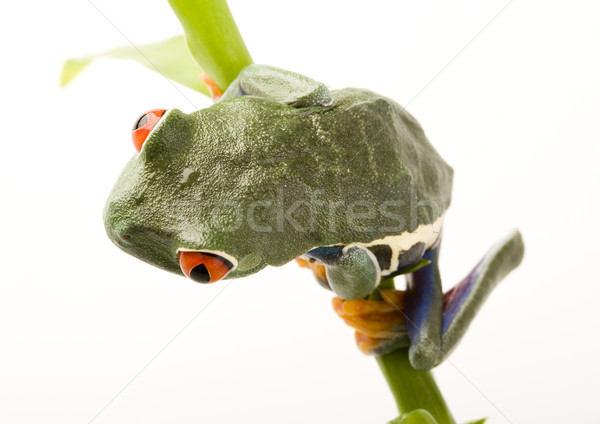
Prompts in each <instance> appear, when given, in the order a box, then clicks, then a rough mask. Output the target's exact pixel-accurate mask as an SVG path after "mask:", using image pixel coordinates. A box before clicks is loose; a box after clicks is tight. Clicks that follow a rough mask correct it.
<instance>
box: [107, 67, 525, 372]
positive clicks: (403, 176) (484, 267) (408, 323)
mask: <svg viewBox="0 0 600 424" xmlns="http://www.w3.org/2000/svg"><path fill="white" fill-rule="evenodd" d="M133 141H134V145H135V147H136V149H137V151H138V152H137V153H136V154H135V155H134V157H133V158H132V159H131V160H130V161H129V163H128V164H127V166H126V167H125V170H124V171H123V173H122V174H121V176H120V177H119V179H118V181H117V183H116V185H115V187H114V189H113V190H112V193H111V194H110V197H109V199H108V202H107V204H106V207H105V211H104V222H105V226H106V231H107V233H108V235H109V237H110V238H111V240H112V241H113V242H114V243H115V244H116V245H117V246H119V247H120V248H121V249H123V250H124V251H126V252H128V253H130V254H131V255H133V256H135V257H137V258H139V259H142V260H144V261H146V262H148V263H150V264H152V265H155V266H157V267H159V268H162V269H164V270H167V271H171V272H174V273H177V274H181V275H185V276H187V277H189V278H191V279H192V280H194V281H196V282H199V283H214V282H216V281H219V280H221V279H224V278H236V277H243V276H246V275H249V274H253V273H255V272H257V271H259V270H261V269H263V268H264V267H265V266H267V265H272V266H280V265H283V264H285V263H288V262H290V261H291V260H293V259H294V258H302V259H303V260H304V261H305V263H310V264H312V265H313V266H318V267H321V270H320V274H319V276H320V278H319V281H320V282H321V283H322V284H323V285H324V286H326V287H327V288H330V289H331V290H333V291H334V292H335V293H336V295H337V296H339V298H341V299H342V300H350V301H352V300H355V301H358V302H360V301H362V300H361V299H362V298H364V297H365V296H368V295H369V294H370V293H371V292H372V291H373V290H375V289H376V288H377V286H378V285H379V283H380V282H381V280H382V279H383V278H391V277H393V276H395V275H398V274H407V280H408V285H407V291H406V293H405V295H404V307H403V309H404V310H403V311H402V313H403V314H404V315H405V318H406V319H405V320H404V323H403V325H402V326H399V327H395V330H396V331H395V333H394V336H393V337H390V338H388V339H385V337H384V338H383V339H385V340H384V342H382V343H379V344H378V343H375V345H374V347H372V349H370V351H371V353H375V354H382V353H385V352H386V351H389V350H390V349H393V348H397V347H398V346H401V345H410V351H409V352H410V359H411V363H412V364H413V366H414V367H415V368H418V369H429V368H432V367H434V366H435V365H437V364H438V363H440V362H441V361H442V360H443V359H444V358H445V357H446V356H447V355H448V353H449V352H450V351H451V350H452V349H453V348H454V346H455V345H456V343H457V342H458V341H459V340H460V338H461V337H462V335H463V334H464V332H465V330H466V328H467V326H468V324H469V323H470V322H471V320H472V319H473V317H474V315H475V313H476V311H477V310H478V308H479V307H480V306H481V304H482V303H483V301H484V300H485V298H486V297H487V295H488V294H489V292H490V291H491V290H492V289H493V287H494V286H495V285H496V283H497V282H498V281H500V280H501V279H502V278H503V277H504V276H505V275H506V274H507V273H508V272H510V271H511V270H512V269H513V268H515V267H516V266H517V265H518V264H519V262H520V260H521V257H522V255H523V244H522V241H521V237H520V235H519V233H518V232H514V233H513V234H511V235H509V236H508V237H507V238H506V239H505V240H503V241H502V242H500V243H499V244H498V245H497V246H496V247H495V248H494V249H492V250H491V251H490V252H489V253H488V254H487V255H486V256H485V257H484V258H483V259H482V261H481V262H480V263H479V264H478V265H477V266H476V267H475V269H474V270H473V271H472V272H471V273H470V274H469V275H468V276H467V278H466V279H465V280H464V281H463V282H461V283H460V284H459V285H458V286H456V287H455V288H453V289H451V290H450V291H449V292H448V293H447V294H446V295H444V294H443V292H442V286H441V280H440V275H439V271H438V254H439V246H440V241H441V238H440V233H441V228H442V224H443V219H444V212H445V211H446V209H447V208H448V206H449V205H450V197H451V186H452V169H451V168H450V167H449V166H448V165H447V164H446V163H445V162H444V161H443V160H442V158H441V157H440V156H439V155H438V153H437V152H436V151H435V150H434V148H433V147H432V146H431V144H430V143H429V141H428V140H427V138H426V137H425V134H424V132H423V130H422V128H421V126H420V125H419V123H418V122H417V121H416V120H415V119H414V118H413V117H412V116H411V115H410V114H409V113H408V112H407V111H406V110H405V109H404V108H402V107H401V106H400V105H398V104H397V103H395V102H394V101H393V100H391V99H388V98H386V97H384V96H381V95H379V94H376V93H373V92H371V91H369V90H364V89H356V88H346V89H340V90H329V89H328V88H327V87H326V86H325V85H323V84H322V83H319V82H317V81H314V80H312V79H310V78H308V77H305V76H303V75H300V74H297V73H294V72H289V71H284V70H281V69H277V68H274V67H269V66H265V65H250V66H248V67H246V68H245V69H244V70H242V72H241V73H240V74H239V76H238V78H237V79H236V80H235V81H234V82H233V83H232V84H231V85H230V86H229V88H228V89H227V90H226V91H225V93H224V94H223V96H222V98H221V99H220V101H219V102H217V103H215V104H214V105H212V106H210V107H208V108H205V109H201V110H197V111H194V112H192V113H190V114H185V113H183V112H181V111H179V110H177V109H170V110H162V109H155V110H152V111H150V112H148V113H146V114H144V115H143V116H142V117H141V118H140V119H138V120H137V122H136V124H135V126H134V128H133ZM423 265H424V266H423ZM348 305H351V304H350V303H349V304H348ZM387 307H388V308H389V305H388V306H387ZM338 309H339V308H338ZM375 309H377V307H375ZM338 312H340V311H338ZM342 312H343V311H342ZM346 315H347V317H348V314H346ZM348 319H350V318H348Z"/></svg>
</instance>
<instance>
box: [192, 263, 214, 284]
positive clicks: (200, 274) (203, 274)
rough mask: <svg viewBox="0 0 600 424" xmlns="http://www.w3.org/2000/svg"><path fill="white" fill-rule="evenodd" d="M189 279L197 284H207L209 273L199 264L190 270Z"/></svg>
mask: <svg viewBox="0 0 600 424" xmlns="http://www.w3.org/2000/svg"><path fill="white" fill-rule="evenodd" d="M190 278H191V279H192V280H194V281H195V282H197V283H208V282H209V281H210V273H209V272H208V269H206V266H205V265H204V264H200V265H197V266H195V267H194V268H192V270H191V271H190Z"/></svg>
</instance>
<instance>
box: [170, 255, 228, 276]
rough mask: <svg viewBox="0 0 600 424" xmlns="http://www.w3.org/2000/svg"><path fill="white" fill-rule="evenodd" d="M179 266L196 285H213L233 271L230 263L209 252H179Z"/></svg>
mask: <svg viewBox="0 0 600 424" xmlns="http://www.w3.org/2000/svg"><path fill="white" fill-rule="evenodd" d="M179 266H180V267H181V271H182V272H183V273H184V274H185V275H186V276H187V277H189V278H191V279H192V280H194V281H195V282H197V283H214V282H216V281H219V280H221V279H222V278H224V277H225V276H226V275H227V274H228V273H229V272H230V271H231V270H232V269H233V264H232V263H231V261H229V260H228V259H225V258H223V257H222V256H219V255H217V254H214V253H209V252H189V251H183V252H179Z"/></svg>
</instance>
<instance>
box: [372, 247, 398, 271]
mask: <svg viewBox="0 0 600 424" xmlns="http://www.w3.org/2000/svg"><path fill="white" fill-rule="evenodd" d="M368 249H369V250H370V251H371V253H373V254H374V255H375V257H376V258H377V262H379V268H381V271H387V270H389V269H390V267H391V266H392V253H393V251H392V248H391V247H390V245H388V244H376V245H375V246H369V247H368Z"/></svg>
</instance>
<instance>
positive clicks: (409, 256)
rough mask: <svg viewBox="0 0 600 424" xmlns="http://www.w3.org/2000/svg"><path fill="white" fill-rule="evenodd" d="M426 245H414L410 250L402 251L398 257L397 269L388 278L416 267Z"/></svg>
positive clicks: (421, 243)
mask: <svg viewBox="0 0 600 424" xmlns="http://www.w3.org/2000/svg"><path fill="white" fill-rule="evenodd" d="M426 249H427V245H426V244H425V243H423V242H420V243H416V244H414V245H413V246H412V247H411V248H410V249H408V250H404V251H402V252H400V253H399V255H398V267H397V268H396V270H395V271H394V272H392V273H391V274H390V275H389V276H390V277H393V276H395V275H398V274H403V273H404V271H405V270H407V269H409V268H411V267H413V266H414V265H416V264H417V263H418V262H419V260H420V259H421V258H422V257H423V255H424V254H425V250H426Z"/></svg>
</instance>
